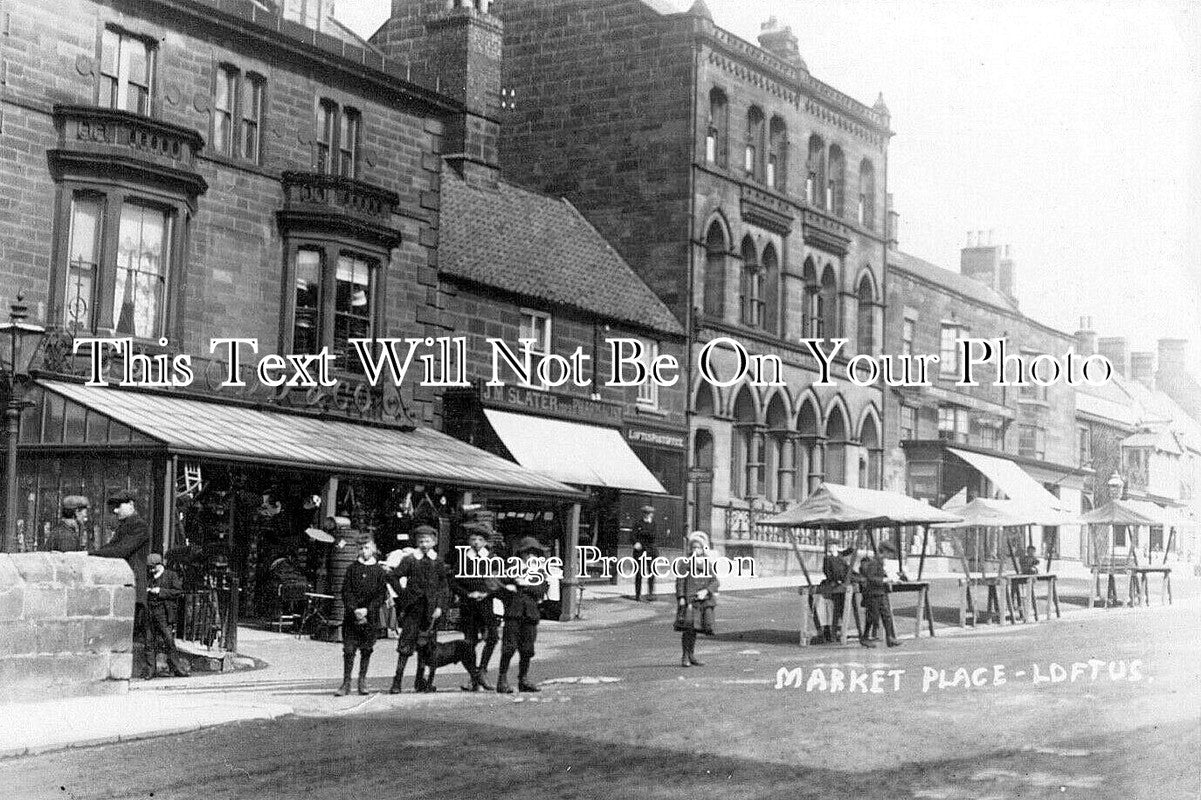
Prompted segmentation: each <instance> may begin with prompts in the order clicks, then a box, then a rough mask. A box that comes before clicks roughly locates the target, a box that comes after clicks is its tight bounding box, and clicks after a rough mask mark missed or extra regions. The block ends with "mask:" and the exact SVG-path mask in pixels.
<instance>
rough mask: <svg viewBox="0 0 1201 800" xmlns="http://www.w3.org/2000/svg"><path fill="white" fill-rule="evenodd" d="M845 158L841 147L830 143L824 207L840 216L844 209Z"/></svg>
mask: <svg viewBox="0 0 1201 800" xmlns="http://www.w3.org/2000/svg"><path fill="white" fill-rule="evenodd" d="M846 161H847V160H846V158H845V157H844V156H843V154H842V148H841V147H839V146H838V145H836V144H832V145H830V157H829V162H828V169H829V172H830V176H829V179H828V180H827V181H826V208H828V209H829V210H830V213H831V214H835V215H836V216H839V217H841V216H842V215H843V212H844V211H845V210H846V193H847V192H846V188H847V183H846V180H847V178H846V171H847V163H846Z"/></svg>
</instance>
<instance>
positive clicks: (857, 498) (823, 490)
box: [762, 483, 960, 530]
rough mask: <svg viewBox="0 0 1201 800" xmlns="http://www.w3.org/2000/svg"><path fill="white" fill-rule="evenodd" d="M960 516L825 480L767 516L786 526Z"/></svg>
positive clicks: (871, 524)
mask: <svg viewBox="0 0 1201 800" xmlns="http://www.w3.org/2000/svg"><path fill="white" fill-rule="evenodd" d="M959 521H960V518H959V517H958V516H956V515H955V514H950V513H948V512H946V511H943V510H941V509H938V508H935V507H934V506H932V505H930V504H929V503H926V502H924V501H922V500H917V499H915V498H912V497H909V496H908V495H903V494H898V493H896V492H882V491H880V490H879V489H860V488H858V487H854V486H843V485H842V484H839V483H823V484H822V485H821V486H819V487H818V488H817V491H815V492H814V493H813V494H811V495H809V496H808V497H806V498H805V499H804V500H803V501H801V502H800V503H797V504H796V505H794V506H792V507H791V508H789V509H787V510H785V511H781V512H780V513H779V514H776V515H775V516H774V517H769V518H767V519H765V520H763V522H762V524H763V525H774V526H779V527H782V528H829V529H831V530H851V529H854V528H887V527H890V526H893V525H927V524H932V523H937V522H959Z"/></svg>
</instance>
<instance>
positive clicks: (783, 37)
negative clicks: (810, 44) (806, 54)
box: [759, 17, 808, 72]
mask: <svg viewBox="0 0 1201 800" xmlns="http://www.w3.org/2000/svg"><path fill="white" fill-rule="evenodd" d="M759 46H760V47H762V48H763V49H764V50H766V51H767V52H769V53H771V54H772V55H773V56H775V57H776V58H779V59H782V60H784V61H787V62H788V63H789V64H791V65H793V66H794V67H798V68H800V69H803V70H805V71H806V72H807V71H808V69H807V68H806V66H805V62H804V60H803V59H802V58H801V48H800V46H799V45H798V44H797V38H796V36H795V35H794V34H793V32H792V28H791V27H789V26H787V25H785V26H784V27H783V28H781V27H780V23H779V21H777V20H776V18H775V17H769V18H768V20H767V22H765V23H763V24H762V25H761V26H760V27H759Z"/></svg>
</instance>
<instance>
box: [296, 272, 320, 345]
mask: <svg viewBox="0 0 1201 800" xmlns="http://www.w3.org/2000/svg"><path fill="white" fill-rule="evenodd" d="M320 288H321V251H320V250H297V251H296V319H295V321H294V323H293V332H292V350H293V352H296V353H315V352H317V351H318V350H319V349H320V348H319V347H318V341H319V338H320V327H319V325H320V323H319V313H318V312H319V309H320Z"/></svg>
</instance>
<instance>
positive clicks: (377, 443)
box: [39, 381, 579, 498]
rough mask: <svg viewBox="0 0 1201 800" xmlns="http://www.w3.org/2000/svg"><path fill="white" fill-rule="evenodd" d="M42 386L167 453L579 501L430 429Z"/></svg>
mask: <svg viewBox="0 0 1201 800" xmlns="http://www.w3.org/2000/svg"><path fill="white" fill-rule="evenodd" d="M39 385H40V386H42V388H44V389H46V390H47V391H49V392H53V393H54V394H57V395H61V396H62V397H64V398H66V401H67V402H68V404H70V403H76V404H78V405H79V406H82V407H83V408H85V409H87V412H88V414H90V415H95V414H99V415H100V416H102V417H106V418H108V419H109V420H112V421H115V422H117V423H119V424H121V425H124V426H127V427H128V428H130V429H132V430H133V431H135V432H136V433H138V434H140V435H141V436H144V437H146V438H148V439H149V440H151V442H153V443H154V444H157V445H161V446H162V448H163V450H164V451H165V452H166V453H169V454H174V455H179V456H186V457H195V458H211V459H217V460H222V461H230V462H242V463H247V462H248V463H254V464H261V465H266V466H277V467H288V468H296V469H306V470H320V471H325V472H332V473H336V474H343V475H367V476H372V477H381V478H392V479H395V480H419V481H438V482H444V483H448V484H453V485H457V486H462V487H465V488H476V489H499V490H503V491H506V492H511V493H513V494H519V495H538V496H548V495H549V496H559V497H572V498H575V497H578V496H579V492H578V491H577V490H575V489H572V488H571V487H570V486H565V485H564V484H562V483H560V482H558V481H556V480H554V479H552V478H549V477H547V476H545V475H542V474H539V473H537V472H534V471H532V470H528V469H525V468H524V467H522V466H520V465H517V464H514V463H512V462H511V461H507V460H506V459H503V458H501V457H499V456H495V455H492V454H491V453H487V452H485V451H483V450H480V449H479V448H476V447H472V446H471V445H469V444H467V443H465V442H461V441H459V440H458V439H454V438H452V437H450V436H447V435H446V434H444V433H440V432H438V431H435V430H431V429H429V428H417V429H416V430H400V429H397V428H385V427H377V426H373V425H367V424H361V423H355V422H348V421H343V420H336V419H328V418H318V417H313V416H308V415H303V414H294V413H287V412H283V411H267V410H262V409H260V408H251V407H247V406H239V405H229V404H224V403H215V402H207V401H204V400H197V399H192V398H185V397H174V396H168V395H160V394H150V393H147V392H135V391H128V390H124V391H123V390H116V389H107V388H102V387H92V386H84V385H81V384H76V383H67V382H61V381H39Z"/></svg>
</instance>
